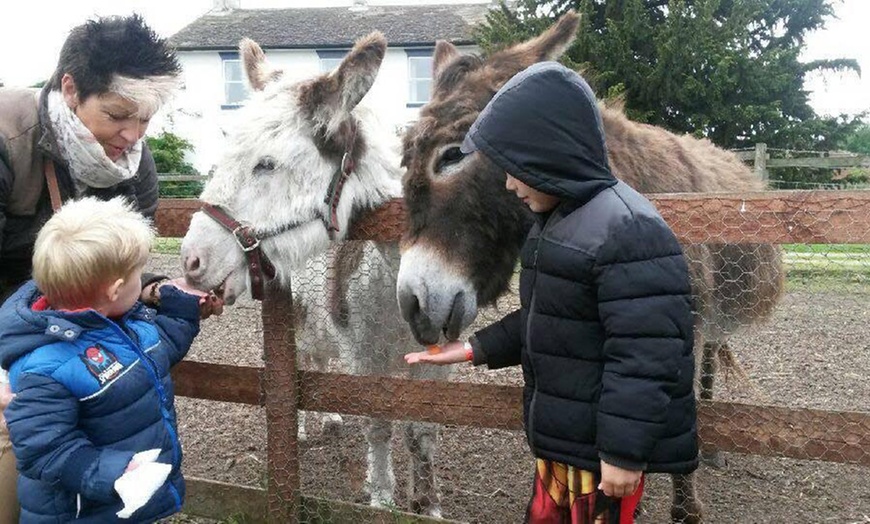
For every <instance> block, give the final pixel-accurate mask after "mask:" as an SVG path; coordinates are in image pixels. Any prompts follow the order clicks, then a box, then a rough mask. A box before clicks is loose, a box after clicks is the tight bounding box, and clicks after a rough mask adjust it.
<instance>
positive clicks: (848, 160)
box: [734, 142, 870, 181]
mask: <svg viewBox="0 0 870 524" xmlns="http://www.w3.org/2000/svg"><path fill="white" fill-rule="evenodd" d="M780 151H782V150H780ZM797 153H804V154H808V153H812V154H813V155H815V156H809V157H805V158H770V153H769V152H768V148H767V144H765V143H763V142H761V143H758V144H755V150H753V151H735V152H734V154H735V155H737V157H738V158H739V159H741V160H743V161H747V162H748V161H750V160H751V161H752V164H753V170H754V171H755V174H756V175H757V176H758V178H760V179H762V180H764V181H767V180H769V178H770V175H769V170H770V169H777V168H782V167H804V168H806V167H809V168H815V169H837V170H839V169H849V168H853V167H860V168H870V156H863V155H857V154H852V153H844V152H840V151H799V152H797Z"/></svg>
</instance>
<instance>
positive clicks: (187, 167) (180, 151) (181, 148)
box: [145, 131, 202, 198]
mask: <svg viewBox="0 0 870 524" xmlns="http://www.w3.org/2000/svg"><path fill="white" fill-rule="evenodd" d="M145 141H146V142H147V143H148V147H149V149H151V154H152V155H153V156H154V163H155V164H156V166H157V173H160V174H174V175H196V174H198V173H197V171H196V169H194V167H193V166H192V165H191V164H190V163H188V162H187V161H185V160H184V155H185V153H186V152H188V151H190V152H192V151H193V144H191V143H190V142H188V141H187V140H185V139H183V138H181V137H180V136H178V135H176V134H174V133H171V132H169V131H163V132H162V133H160V134H159V135H157V136H150V137H147V138H146V139H145ZM201 192H202V182H160V196H161V197H164V198H195V197H198V196H199V194H200V193H201Z"/></svg>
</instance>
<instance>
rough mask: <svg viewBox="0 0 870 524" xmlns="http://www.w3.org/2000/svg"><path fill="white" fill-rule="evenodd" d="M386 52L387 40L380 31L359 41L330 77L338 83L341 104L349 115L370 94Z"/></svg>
mask: <svg viewBox="0 0 870 524" xmlns="http://www.w3.org/2000/svg"><path fill="white" fill-rule="evenodd" d="M386 52H387V39H386V38H384V35H383V34H381V33H380V32H379V31H375V32H374V33H371V34H369V35H368V36H365V37H363V38H360V39H359V40H357V42H356V44H354V46H353V49H351V50H350V52H349V53H348V54H347V56H345V57H344V60H342V61H341V64H340V65H339V66H338V67H337V68H336V69H335V71H333V72H332V73H331V74H330V75H329V76H330V79H333V80H334V81H336V82H337V83H338V86H337V87H338V90H339V93H341V94H340V102H339V103H340V104H341V108H342V109H343V110H344V111H347V112H350V111H351V110H353V108H355V107H356V106H357V104H359V102H360V100H362V99H363V97H364V96H365V95H366V93H368V92H369V89H371V87H372V85H373V84H374V83H375V78H376V77H377V76H378V70H380V68H381V62H383V60H384V55H385V54H386Z"/></svg>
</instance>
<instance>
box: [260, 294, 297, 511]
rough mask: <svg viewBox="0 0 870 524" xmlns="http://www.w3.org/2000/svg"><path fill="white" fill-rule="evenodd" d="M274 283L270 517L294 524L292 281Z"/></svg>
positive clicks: (266, 377) (267, 390)
mask: <svg viewBox="0 0 870 524" xmlns="http://www.w3.org/2000/svg"><path fill="white" fill-rule="evenodd" d="M272 284H273V285H270V286H269V288H268V289H267V291H266V298H265V300H264V301H263V308H262V310H263V313H262V316H263V352H264V355H263V361H264V364H265V365H264V368H263V382H264V386H263V389H264V394H265V402H264V404H265V407H266V452H267V456H268V466H267V469H268V481H267V482H268V487H267V490H266V491H267V500H268V509H269V514H268V519H269V522H274V523H276V524H293V523H296V522H298V520H299V509H300V504H299V501H300V492H299V449H298V447H299V443H298V441H297V434H298V429H297V428H298V414H297V409H298V407H299V381H298V375H297V373H296V327H295V325H296V322H295V320H296V319H295V318H294V314H293V294H292V292H291V290H290V283H289V282H288V283H287V284H288V285H287V289H283V290H281V289H278V288H277V285H274V284H275V283H274V282H273V283H272Z"/></svg>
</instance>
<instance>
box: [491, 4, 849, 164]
mask: <svg viewBox="0 0 870 524" xmlns="http://www.w3.org/2000/svg"><path fill="white" fill-rule="evenodd" d="M832 3H833V0H518V2H517V3H516V5H515V7H514V10H513V11H511V10H509V9H507V8H505V7H504V6H502V8H501V9H497V10H494V11H492V12H491V13H490V14H489V15H488V16H487V22H486V24H484V25H483V26H482V27H481V28H480V29H479V30H478V37H479V42H480V45H481V46H482V47H483V49H484V50H485V51H487V52H489V51H493V50H496V49H499V48H501V47H504V46H505V45H508V44H510V43H514V42H518V41H522V40H525V39H527V38H529V37H531V36H534V35H537V34H539V33H540V32H541V31H542V30H543V29H545V28H546V27H549V25H550V24H552V23H553V22H554V21H555V19H556V18H557V17H558V16H560V15H562V14H564V13H565V12H566V11H567V10H569V9H575V10H576V11H577V12H578V13H579V14H580V16H581V22H580V28H579V30H578V35H577V39H576V41H575V43H574V45H573V46H572V47H571V48H570V49H569V50H568V52H567V53H566V56H565V57H563V62H564V63H565V64H566V65H568V66H569V67H576V68H580V69H581V70H582V71H583V72H584V75H585V76H586V77H587V79H588V80H589V81H590V83H591V84H592V86H593V88H594V89H595V90H596V92H597V93H598V96H600V97H604V98H607V97H614V96H619V97H620V98H622V99H623V100H624V103H625V108H626V112H627V114H628V115H629V117H630V118H632V119H633V120H636V121H640V122H645V123H649V124H654V125H659V126H662V127H665V128H667V129H670V130H671V131H674V132H677V133H691V134H694V135H696V136H703V137H707V138H709V139H710V140H712V141H713V142H714V143H716V144H717V145H719V146H721V147H725V148H743V147H752V146H753V145H754V144H755V143H756V142H766V143H767V144H768V146H770V147H788V148H795V149H834V146H835V145H836V144H837V143H838V142H840V141H841V140H842V139H843V137H844V136H846V135H848V134H849V133H850V132H851V131H852V130H853V129H854V128H855V127H856V126H857V125H859V124H860V122H859V120H858V117H854V116H852V117H850V116H845V115H844V116H841V117H839V118H827V117H819V116H817V115H816V114H815V113H814V112H813V110H812V108H811V107H810V105H809V101H808V95H809V93H808V92H807V91H805V90H804V88H803V85H804V78H805V76H806V75H807V74H809V73H811V72H829V71H855V72H860V69H859V66H858V63H857V61H855V60H852V59H838V60H821V61H815V62H811V63H802V62H800V61H799V60H798V58H799V55H800V53H801V51H802V49H803V47H804V38H805V36H806V34H807V33H808V32H810V31H813V30H816V29H820V28H822V27H823V26H824V23H825V20H826V18H828V17H830V16H832V14H833V10H832ZM859 116H861V115H859Z"/></svg>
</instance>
